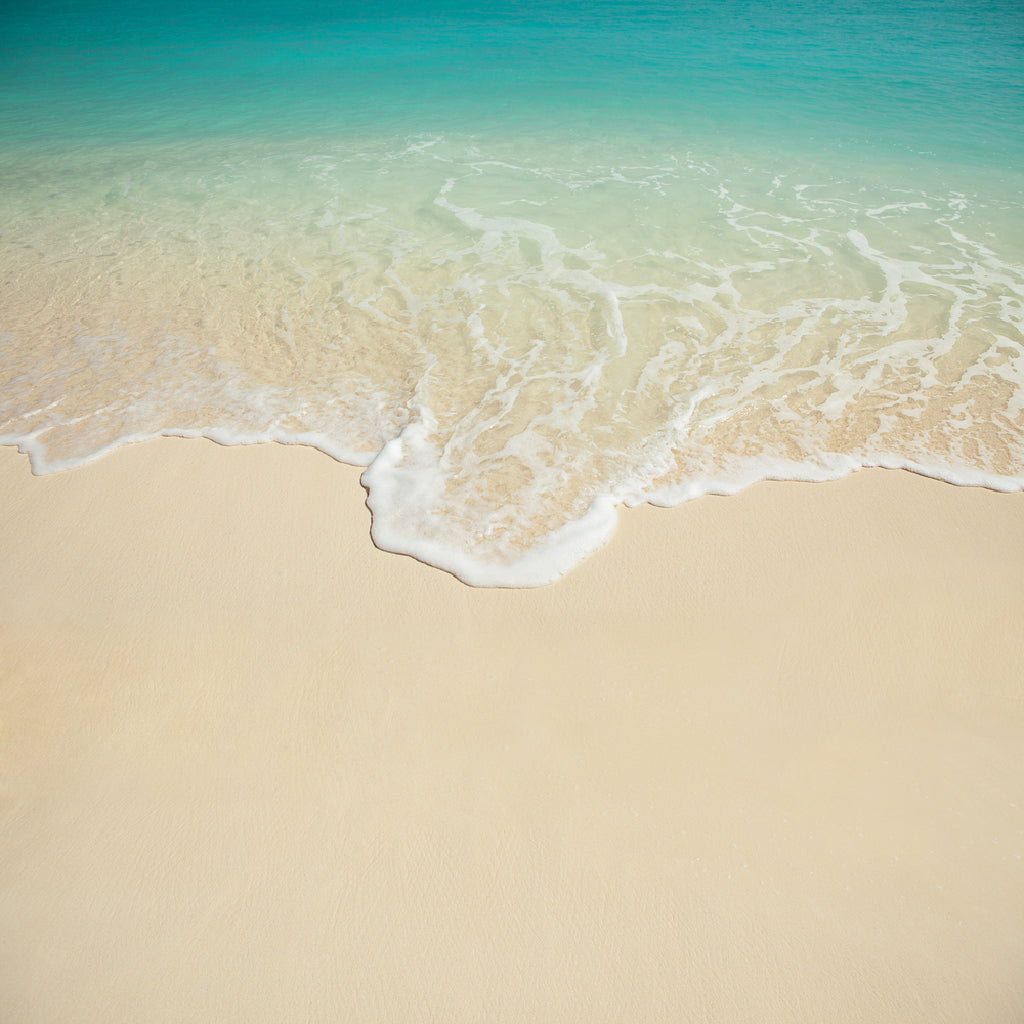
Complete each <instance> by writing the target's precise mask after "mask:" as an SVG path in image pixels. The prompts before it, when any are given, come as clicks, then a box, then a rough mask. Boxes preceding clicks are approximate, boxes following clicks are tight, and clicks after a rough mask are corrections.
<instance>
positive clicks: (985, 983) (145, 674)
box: [0, 439, 1024, 1024]
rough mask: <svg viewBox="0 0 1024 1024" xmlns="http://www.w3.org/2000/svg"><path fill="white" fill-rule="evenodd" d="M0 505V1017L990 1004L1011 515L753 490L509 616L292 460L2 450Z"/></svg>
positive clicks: (1014, 613)
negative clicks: (375, 529) (70, 465)
mask: <svg viewBox="0 0 1024 1024" xmlns="http://www.w3.org/2000/svg"><path fill="white" fill-rule="evenodd" d="M0 512H2V516H3V518H2V524H3V534H2V539H0V570H2V579H0V630H2V633H0V645H2V646H0V1006H2V1007H3V1010H2V1014H0V1017H2V1020H3V1022H4V1024H37V1022H43V1021H46V1022H50V1021H53V1022H57V1021H59V1022H61V1024H75V1022H97V1024H100V1022H102V1024H111V1022H116V1021H130V1022H133V1024H149V1022H157V1021H159V1022H176V1024H177V1022H197V1024H199V1022H202V1024H211V1022H217V1024H222V1022H232V1021H238V1022H246V1024H251V1022H264V1021H265V1022H274V1024H279V1022H292V1021H295V1022H298V1021H303V1022H312V1021H317V1022H319V1021H324V1022H340V1021H356V1022H376V1021H393V1022H417V1024H420V1022H430V1021H444V1022H457V1021H465V1022H470V1021H472V1022H503V1021H515V1022H540V1021H544V1022H570V1021H579V1022H586V1024H600V1022H605V1021H622V1022H631V1024H633V1022H649V1021H666V1022H689V1021H694V1022H698V1021H699V1022H729V1024H736V1022H750V1024H769V1022H776V1021H793V1022H811V1021H813V1022H823V1021H837V1022H861V1021H872V1022H875V1021H878V1022H882V1021H884V1022H901V1024H908V1022H916V1021H920V1022H927V1024H939V1022H943V1021H949V1022H956V1024H966V1022H990V1024H1010V1022H1016V1021H1020V1020H1024V860H1022V856H1024V682H1022V677H1024V571H1022V569H1024V495H1000V494H994V493H991V492H987V491H983V490H977V489H961V488H955V487H950V486H947V485H944V484H940V483H936V482H933V481H929V480H924V479H921V478H918V477H914V476H912V475H910V474H906V473H897V472H884V471H865V472H862V473H859V474H856V475H855V476H853V477H850V478H848V479H846V480H843V481H840V482H838V483H835V484H814V485H805V484H763V485H760V486H758V487H754V488H752V489H750V490H749V491H747V492H745V493H743V494H740V495H738V496H736V497H732V498H709V499H703V500H701V501H698V502H693V503H691V504H690V505H687V506H684V507H682V508H680V509H676V510H673V511H663V510H656V509H650V508H644V509H638V510H634V511H631V512H624V513H623V514H622V515H621V517H620V525H619V529H618V533H617V535H616V537H615V539H614V541H613V542H612V544H611V545H609V547H608V548H606V549H605V550H603V551H601V552H599V553H598V554H596V555H594V556H593V557H591V558H590V559H589V560H588V561H587V562H586V563H585V564H584V565H582V566H580V567H579V568H578V569H577V570H576V571H575V572H574V573H572V574H570V575H569V576H568V577H567V578H566V579H564V580H563V581H562V582H560V583H558V584H556V585H555V586H552V587H548V588H545V589H542V590H535V591H481V590H472V589H470V588H467V587H465V586H463V585H462V584H460V583H458V582H457V581H456V580H454V579H452V578H451V577H449V576H447V575H445V574H443V573H441V572H438V571H437V570H434V569H431V568H428V567H426V566H423V565H420V564H419V563H417V562H414V561H413V560H411V559H408V558H402V557H398V556H395V555H389V554H383V553H381V552H378V551H376V550H375V549H374V548H373V547H372V545H371V543H370V540H369V530H368V528H369V514H368V512H367V510H366V508H365V506H364V504H363V492H362V490H361V488H360V487H359V484H358V473H357V471H355V470H353V469H351V468H348V467H343V466H339V465H338V464H336V463H334V462H332V461H331V460H330V459H328V458H326V457H325V456H323V455H320V454H319V453H317V452H314V451H311V450H308V449H297V448H296V449H289V448H285V447H282V446H276V445H270V446H259V447H253V448H234V449H228V448H221V447H218V446H217V445H214V444H212V443H209V442H205V441H181V440H170V439H168V440H160V441H155V442H148V443H145V444H140V445H135V446H131V447H127V448H124V449H122V450H120V451H118V452H116V453H114V454H113V455H110V456H108V457H107V458H105V459H103V460H100V461H99V462H96V463H94V464H92V465H90V466H87V467H85V468H82V469H79V470H75V471H71V472H68V473H64V474H59V475H56V476H51V477H44V478H34V477H32V476H31V475H30V473H29V468H28V463H27V460H26V459H25V458H24V457H23V456H20V455H18V454H17V453H16V452H15V451H14V450H13V449H10V448H4V449H0Z"/></svg>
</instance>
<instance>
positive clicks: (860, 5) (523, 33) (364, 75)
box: [0, 0, 1024, 162]
mask: <svg viewBox="0 0 1024 1024" xmlns="http://www.w3.org/2000/svg"><path fill="white" fill-rule="evenodd" d="M0 100H2V102H0V139H2V138H4V137H6V138H8V139H11V138H12V137H16V138H19V139H27V138H32V137H40V136H45V137H48V138H61V137H69V136H82V135H86V136H91V137H94V138H96V137H105V138H119V139H124V138H131V137H137V136H157V137H174V136H189V135H197V134H208V133H222V132H242V133H270V134H275V133H289V134H295V133H303V132H321V131H325V130H326V131H345V130H356V129H360V128H365V127H366V126H368V125H372V126H374V127H376V128H380V127H381V126H382V125H393V126H395V127H399V128H402V129H406V130H408V129H410V128H411V129H413V130H421V131H422V130H425V131H446V130H455V129H458V130H467V129H469V130H486V129H488V128H492V129H493V128H495V127H498V126H500V125H502V124H503V123H519V124H525V125H530V124H537V123H538V122H541V123H547V124H549V125H558V126H561V127H563V128H566V129H570V130H571V129H573V128H576V127H579V126H581V125H582V126H587V127H589V128H591V129H592V128H593V127H594V126H596V125H600V124H601V122H605V123H607V124H616V123H621V122H622V121H624V120H625V121H628V122H631V123H634V124H635V123H637V122H640V123H641V124H650V125H651V126H658V127H660V128H662V129H665V128H669V129H671V130H674V131H677V132H680V133H685V132H686V131H687V130H692V131H696V132H705V131H717V132H722V133H726V134H728V133H730V132H736V133H747V132H754V133H756V134H759V135H763V136H769V137H774V138H775V139H776V140H777V141H778V140H779V139H782V140H786V139H791V140H794V141H798V142H804V143H809V144H817V145H827V146H836V145H840V146H850V145H854V146H855V145H870V146H883V147H891V148H893V149H894V150H910V151H917V152H925V153H936V154H939V155H943V156H948V155H954V156H967V155H969V156H970V158H971V159H972V160H976V159H979V158H980V159H982V160H988V161H991V162H999V161H1001V160H1002V161H1009V160H1014V159H1017V158H1019V155H1020V154H1021V152H1022V145H1024V8H1022V7H1021V5H1020V4H1019V3H1016V2H1015V0H980V2H971V0H910V2H902V3H892V2H889V0H854V2H851V3H845V4H821V3H816V2H810V0H780V2H776V3H755V2H750V0H719V2H714V0H703V2H694V0H675V2H671V0H668V2H666V0H661V2H657V0H633V2H621V0H590V2H579V0H574V2H568V3H566V2H563V3H553V2H550V0H521V2H507V0H506V2H501V3H497V4H488V5H476V4H468V3H461V2H457V0H440V2H434V3H416V2H411V0H409V2H381V3H369V2H337V3H329V2H309V0H298V2H295V3H289V2H284V0H264V2H253V3H223V2H221V3H213V4H204V3H194V2H192V3H188V2H186V3H179V4H175V5H173V6H171V5H158V6H156V7H153V8H149V7H145V5H139V4H135V3H105V4H104V3H96V2H84V3H74V2H69V0H40V2H21V3H15V4H14V5H10V4H8V5H7V6H6V8H5V14H4V24H3V33H2V37H0Z"/></svg>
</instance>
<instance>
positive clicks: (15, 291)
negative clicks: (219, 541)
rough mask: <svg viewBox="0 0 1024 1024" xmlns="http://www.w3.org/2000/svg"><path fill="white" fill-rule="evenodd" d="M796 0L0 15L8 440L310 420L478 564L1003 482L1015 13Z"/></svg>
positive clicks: (1022, 372) (439, 538) (1020, 402)
mask: <svg viewBox="0 0 1024 1024" xmlns="http://www.w3.org/2000/svg"><path fill="white" fill-rule="evenodd" d="M790 8H791V9H788V10H787V12H783V14H787V16H786V17H782V16H781V15H780V14H779V12H778V10H777V9H775V10H773V13H772V16H771V18H768V17H767V15H766V14H765V13H764V12H759V11H758V10H757V9H752V8H749V7H748V6H747V5H743V4H732V5H726V6H723V5H714V6H711V5H697V4H667V3H661V4H656V3H635V4H629V3H621V4H613V3H607V4H599V5H586V6H585V5H581V4H562V5H553V4H540V3H536V4H518V5H504V6H502V7H500V8H496V9H494V10H493V11H492V12H490V13H488V14H487V15H480V14H479V13H476V12H473V11H472V10H471V9H469V8H468V7H466V6H459V5H454V4H452V5H446V6H443V7H442V8H437V7H434V8H429V9H428V8H426V7H422V6H419V5H413V4H404V5H386V6H385V7H383V8H382V7H378V6H373V7H371V6H369V5H362V6H360V5H341V6H334V7H328V6H326V5H305V6H304V5H302V4H299V5H289V6H288V7H287V8H284V7H283V6H278V5H276V4H269V3H268V4H263V5H257V6H256V7H252V6H250V7H247V8H245V9H242V8H234V7H228V6H225V5H221V6H220V7H214V8H204V9H202V10H199V9H196V10H195V11H192V10H190V9H189V8H188V7H185V8H181V9H179V10H178V11H177V13H176V16H175V20H174V21H173V23H172V21H171V20H170V19H169V18H163V19H162V20H161V19H160V18H158V16H152V17H149V16H144V15H141V14H139V13H138V12H132V11H131V10H130V9H129V8H127V7H125V8H124V9H121V8H120V7H118V6H117V5H113V6H111V5H106V6H101V5H97V6H96V7H95V8H94V9H93V10H92V11H91V12H90V13H91V17H85V16H83V15H82V13H81V8H76V9H75V10H67V9H65V8H63V7H62V6H61V5H56V4H55V5H51V6H50V7H48V8H47V7H44V8H41V9H40V12H38V13H36V14H33V15H31V16H29V15H24V16H21V17H20V20H19V19H18V18H14V19H13V20H12V23H11V26H12V28H11V32H10V35H9V42H8V43H7V44H6V49H5V52H4V54H3V56H4V58H5V60H4V66H5V67H6V68H7V70H6V71H4V72H0V90H2V95H3V97H4V100H5V102H4V105H3V109H4V113H3V114H0V133H2V141H3V146H2V149H0V207H2V217H0V281H2V295H3V298H2V301H0V338H2V339H3V348H2V353H3V354H2V359H0V375H2V377H0V380H2V389H0V441H2V442H3V443H8V444H18V445H20V446H21V447H22V448H23V449H24V450H26V451H28V452H29V453H30V455H31V457H32V459H33V466H34V468H35V469H36V471H38V472H43V471H48V470H54V469H60V468H62V467H66V466H70V465H75V464H77V463H80V462H82V461H85V460H88V459H90V458H92V457H94V456H96V455H98V454H100V453H102V452H103V451H106V450H109V448H110V447H112V446H116V445H117V444H120V443H123V442H124V441H127V440H133V439H137V438H141V437H147V436H152V435H157V434H182V435H186V436H191V435H198V434H203V435H206V436H210V437H213V438H215V439H217V440H221V441H225V442H229V443H231V442H250V441H256V440H279V441H286V442H292V443H305V444H312V445H315V446H316V447H318V448H321V449H322V450H324V451H325V452H328V453H329V454H331V455H334V456H335V457H337V458H339V459H341V460H343V461H348V462H352V463H355V464H358V465H365V466H367V467H368V468H367V470H366V473H365V474H364V477H363V480H364V484H365V485H366V486H367V489H368V495H369V499H368V500H369V504H370V506H371V509H372V511H373V514H374V539H375V540H376V542H377V543H378V544H379V545H380V546H382V547H385V548H388V549H391V550H396V551H405V552H408V553H411V554H414V555H416V556H417V557H420V558H422V559H423V560H425V561H428V562H431V563H433V564H436V565H438V566H441V567H443V568H445V569H448V570H450V571H453V572H455V573H456V574H457V575H459V576H460V577H461V578H463V579H465V580H466V581H467V582H471V583H475V584H482V585H506V586H508V585H510V586H526V585H535V584H540V583H545V582H550V581H551V580H553V579H555V578H557V577H558V576H559V575H561V574H562V573H564V572H565V571H567V570H568V569H570V568H571V567H572V566H573V565H574V564H575V563H576V562H577V561H578V560H579V559H580V558H582V557H583V556H584V555H585V554H586V553H588V552H589V551H591V550H593V549H594V548H595V547H596V546H598V545H599V544H601V543H602V542H603V541H604V539H605V538H606V537H607V536H608V534H609V533H610V531H611V529H612V528H613V526H614V521H615V507H616V505H618V504H623V503H625V504H636V503H640V502H644V501H652V502H655V503H660V504H674V503H677V502H680V501H683V500H686V499H687V498H690V497H693V496H696V495H698V494H702V493H707V492H709V491H711V492H729V491H734V490H736V489H738V488H740V487H742V486H744V485H746V484H748V483H750V482H752V481H754V480H757V479H761V478H764V477H766V476H771V477H778V478H786V479H827V478H832V477H836V476H839V475H842V474H844V473H847V472H849V471H850V470H852V469H854V468H856V467H858V466H862V465H883V466H905V467H909V468H913V469H916V470H918V471H920V472H923V473H926V474H928V475H932V476H936V477H940V478H943V479H948V480H951V481H953V482H957V483H969V484H983V485H987V486H991V487H997V488H1000V489H1006V490H1017V489H1019V488H1020V487H1021V485H1022V484H1024V215H1022V212H1021V211H1022V204H1021V200H1022V198H1024V175H1022V174H1021V172H1020V170H1019V168H1020V167H1021V166H1024V165H1022V163H1021V160H1020V157H1021V155H1022V154H1024V146H1022V134H1024V133H1022V131H1021V124H1022V120H1021V113H1022V106H1021V96H1022V95H1024V88H1022V83H1024V70H1022V63H1021V57H1020V53H1021V49H1020V43H1021V40H1022V39H1024V33H1022V17H1021V15H1020V13H1019V12H1018V11H1016V10H1015V8H1014V6H1013V5H1009V4H1006V5H995V4H993V5H982V6H979V5H968V4H966V3H964V4H953V5H942V4H916V5H909V6H907V7H905V8H901V9H900V11H899V12H897V13H898V17H897V13H894V12H893V10H892V9H891V8H888V7H886V8H885V9H883V7H882V5H881V4H865V5H862V6H860V7H859V8H853V9H849V10H846V11H845V12H843V13H842V14H839V15H828V16H826V15H823V14H821V13H820V12H816V11H814V10H813V9H811V8H810V7H804V6H803V5H801V4H792V5H790Z"/></svg>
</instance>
